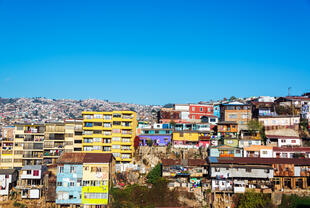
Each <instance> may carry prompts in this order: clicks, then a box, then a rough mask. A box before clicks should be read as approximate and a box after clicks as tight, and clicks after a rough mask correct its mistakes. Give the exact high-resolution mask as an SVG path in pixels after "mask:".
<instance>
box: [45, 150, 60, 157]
mask: <svg viewBox="0 0 310 208" xmlns="http://www.w3.org/2000/svg"><path fill="white" fill-rule="evenodd" d="M61 153H62V151H58V152H44V157H59V156H60V155H61Z"/></svg>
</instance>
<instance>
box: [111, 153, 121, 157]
mask: <svg viewBox="0 0 310 208" xmlns="http://www.w3.org/2000/svg"><path fill="white" fill-rule="evenodd" d="M112 154H113V156H114V157H120V156H121V153H119V152H114V153H112Z"/></svg>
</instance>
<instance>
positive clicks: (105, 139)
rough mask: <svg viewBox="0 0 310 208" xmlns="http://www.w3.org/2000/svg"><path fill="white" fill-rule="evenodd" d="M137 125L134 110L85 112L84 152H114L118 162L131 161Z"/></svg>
mask: <svg viewBox="0 0 310 208" xmlns="http://www.w3.org/2000/svg"><path fill="white" fill-rule="evenodd" d="M136 126H137V120H136V113H135V112H133V111H113V112H83V130H84V131H83V142H82V148H83V152H97V153H99V152H106V153H113V155H114V157H115V158H116V161H117V162H118V163H128V162H131V160H132V154H133V152H134V146H133V144H134V139H135V136H136Z"/></svg>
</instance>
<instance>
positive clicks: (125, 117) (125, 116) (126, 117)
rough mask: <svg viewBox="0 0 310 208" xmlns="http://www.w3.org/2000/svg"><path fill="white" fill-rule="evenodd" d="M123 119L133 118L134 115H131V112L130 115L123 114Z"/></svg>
mask: <svg viewBox="0 0 310 208" xmlns="http://www.w3.org/2000/svg"><path fill="white" fill-rule="evenodd" d="M123 119H133V115H130V114H128V115H125V114H124V115H123Z"/></svg>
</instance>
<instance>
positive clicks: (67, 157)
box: [57, 153, 113, 164]
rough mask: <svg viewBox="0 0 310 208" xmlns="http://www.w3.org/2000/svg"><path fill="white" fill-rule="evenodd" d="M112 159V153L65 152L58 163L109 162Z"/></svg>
mask: <svg viewBox="0 0 310 208" xmlns="http://www.w3.org/2000/svg"><path fill="white" fill-rule="evenodd" d="M112 159H113V155H112V153H63V154H62V155H61V156H60V157H59V159H58V160H57V164H67V163H69V164H81V163H109V162H111V161H112Z"/></svg>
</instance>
